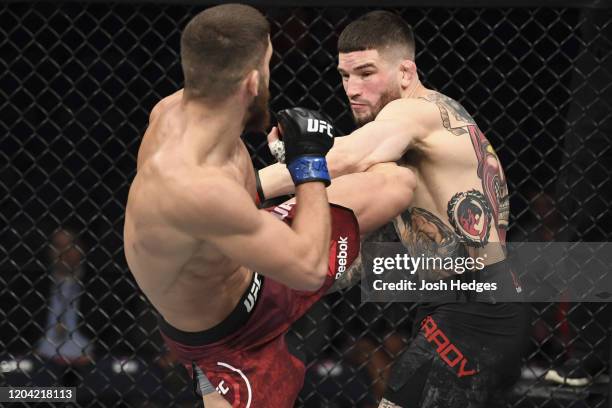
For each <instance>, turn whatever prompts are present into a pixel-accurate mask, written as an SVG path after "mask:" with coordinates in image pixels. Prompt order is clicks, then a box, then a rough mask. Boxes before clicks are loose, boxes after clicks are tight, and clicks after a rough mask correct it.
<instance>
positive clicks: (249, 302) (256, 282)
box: [244, 272, 261, 313]
mask: <svg viewBox="0 0 612 408" xmlns="http://www.w3.org/2000/svg"><path fill="white" fill-rule="evenodd" d="M259 288H261V280H260V279H259V274H258V273H257V272H255V277H254V278H253V285H252V286H251V289H250V290H249V294H248V296H247V298H246V299H244V307H246V310H247V313H251V310H253V306H255V302H256V301H257V295H258V294H259Z"/></svg>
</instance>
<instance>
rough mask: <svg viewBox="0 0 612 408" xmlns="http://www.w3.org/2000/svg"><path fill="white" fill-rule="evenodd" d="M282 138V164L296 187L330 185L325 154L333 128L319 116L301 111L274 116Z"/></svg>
mask: <svg viewBox="0 0 612 408" xmlns="http://www.w3.org/2000/svg"><path fill="white" fill-rule="evenodd" d="M276 118H277V120H278V124H279V126H280V130H281V133H282V137H283V143H284V145H285V146H284V148H285V149H284V150H285V152H284V153H285V163H287V168H288V169H289V173H291V178H292V179H293V183H294V184H295V185H296V186H297V185H299V184H302V183H307V182H310V181H322V182H324V183H325V185H326V186H328V185H329V184H330V177H329V172H328V171H327V162H326V161H325V155H326V154H327V152H328V151H329V150H330V149H331V148H332V146H333V145H334V128H333V126H332V125H331V121H330V120H329V119H328V118H327V117H326V116H324V115H323V114H321V113H319V112H316V111H313V110H310V109H305V108H291V109H285V110H282V111H280V112H278V113H277V114H276Z"/></svg>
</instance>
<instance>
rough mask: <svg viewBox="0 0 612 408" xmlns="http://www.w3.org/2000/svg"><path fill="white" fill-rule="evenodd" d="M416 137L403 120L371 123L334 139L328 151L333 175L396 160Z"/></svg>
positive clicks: (354, 171)
mask: <svg viewBox="0 0 612 408" xmlns="http://www.w3.org/2000/svg"><path fill="white" fill-rule="evenodd" d="M415 136H416V129H415V128H414V127H411V126H409V125H408V124H406V122H405V121H399V120H375V121H373V122H370V123H368V124H366V125H364V126H362V127H361V128H359V129H357V130H355V131H354V132H353V133H351V134H350V135H348V136H345V137H341V138H338V139H337V140H336V141H335V144H334V148H333V149H332V150H331V151H330V152H329V154H328V163H329V166H330V168H331V171H332V175H333V176H340V175H344V174H348V173H356V172H359V171H364V170H366V169H368V168H369V167H371V166H372V165H374V164H376V163H385V162H396V161H398V160H399V159H401V157H402V156H403V154H404V153H405V152H406V150H407V149H408V148H409V147H410V145H411V144H412V143H413V141H414V139H415ZM336 162H337V163H338V165H337V166H336V165H335V163H336Z"/></svg>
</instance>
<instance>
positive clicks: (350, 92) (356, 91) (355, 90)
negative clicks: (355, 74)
mask: <svg viewBox="0 0 612 408" xmlns="http://www.w3.org/2000/svg"><path fill="white" fill-rule="evenodd" d="M359 95H361V86H359V84H358V83H357V81H356V80H355V79H352V78H349V79H348V81H347V83H346V96H348V97H349V99H354V98H355V97H357V96H359Z"/></svg>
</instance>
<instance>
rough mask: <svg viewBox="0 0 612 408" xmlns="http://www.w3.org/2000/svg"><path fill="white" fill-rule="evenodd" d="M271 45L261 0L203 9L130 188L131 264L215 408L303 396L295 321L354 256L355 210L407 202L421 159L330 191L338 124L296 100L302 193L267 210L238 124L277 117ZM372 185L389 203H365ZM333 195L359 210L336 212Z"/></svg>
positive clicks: (292, 165)
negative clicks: (177, 83) (180, 78)
mask: <svg viewBox="0 0 612 408" xmlns="http://www.w3.org/2000/svg"><path fill="white" fill-rule="evenodd" d="M271 55H272V47H271V44H270V41H269V27H268V23H267V21H266V20H265V18H264V17H263V16H262V15H261V14H260V13H259V12H258V11H257V10H255V9H253V8H251V7H248V6H243V5H223V6H217V7H212V8H209V9H207V10H205V11H203V12H202V13H200V14H198V15H197V16H196V17H195V18H193V19H192V20H191V21H190V22H189V24H188V25H187V26H186V28H185V30H184V32H183V34H182V37H181V59H182V66H183V71H184V76H185V88H184V91H179V92H177V93H176V94H174V95H171V96H169V97H167V98H166V99H164V100H162V101H161V102H160V103H159V104H157V105H156V106H155V108H154V109H153V111H152V112H151V117H150V123H149V128H148V129H147V131H146V133H145V136H144V138H143V141H142V144H141V146H140V150H139V153H138V163H137V165H138V169H137V170H138V171H137V175H136V177H135V179H134V180H133V183H132V185H131V188H130V192H129V197H128V203H127V210H126V214H125V227H124V240H125V242H124V244H125V255H126V258H127V261H128V265H129V267H130V269H131V271H132V273H133V274H134V277H135V278H136V281H137V282H138V285H139V286H140V288H141V289H142V290H143V292H144V293H145V294H146V296H147V297H148V299H149V300H150V301H151V303H152V304H153V305H154V306H155V308H156V309H157V310H158V311H159V313H160V314H161V316H163V319H161V320H160V328H161V330H162V334H163V337H164V339H165V341H166V342H167V344H168V346H169V347H170V349H171V350H172V351H173V352H174V355H175V356H177V357H178V359H179V360H180V361H181V362H182V363H183V364H185V366H186V367H187V369H188V370H189V371H190V373H191V374H192V375H193V376H194V378H195V379H197V380H198V381H197V385H198V388H199V389H200V391H201V392H202V395H203V399H204V402H205V404H206V406H207V408H210V407H228V406H230V404H231V406H232V407H234V408H237V407H240V408H249V407H253V408H260V407H267V408H289V407H292V406H293V403H294V401H295V398H296V396H297V394H298V392H299V390H300V389H301V387H302V383H303V377H304V365H303V364H302V362H301V361H299V360H298V359H297V358H295V357H294V356H292V355H291V354H290V353H289V351H288V350H287V346H286V344H285V340H284V334H285V333H286V331H287V329H288V328H289V325H290V324H291V323H292V322H293V321H295V320H296V319H298V318H299V317H300V316H301V315H302V314H303V313H304V312H305V311H306V310H307V309H308V308H309V307H310V305H312V304H313V303H314V302H315V301H316V300H318V299H319V298H320V297H321V296H322V295H323V294H324V293H325V291H327V290H328V289H329V288H330V287H331V286H332V284H333V283H334V281H335V280H336V278H339V277H340V276H342V275H343V272H345V270H346V269H347V268H348V267H349V266H350V264H351V263H352V261H353V259H354V258H355V257H356V256H357V254H358V252H359V228H358V225H357V223H356V219H355V216H356V217H357V219H358V220H359V223H360V226H361V229H362V232H367V231H369V230H372V229H374V228H376V227H378V226H380V225H382V224H383V223H384V222H388V220H390V219H391V218H392V217H394V216H395V215H397V214H399V212H400V211H401V210H402V209H403V208H405V207H406V206H407V204H408V203H409V201H410V196H411V191H412V189H413V187H414V177H413V174H412V172H411V171H409V170H406V169H402V168H401V167H398V166H396V165H394V164H390V165H387V166H383V167H379V168H378V169H376V170H375V171H372V172H369V173H362V174H356V175H351V176H347V177H345V178H340V179H338V180H336V181H334V185H333V186H332V187H330V189H329V191H328V192H327V193H326V189H325V185H326V184H329V176H328V174H327V168H326V165H325V158H324V156H325V154H326V153H327V151H328V150H329V148H330V147H331V145H332V144H333V138H331V135H332V134H331V132H330V131H329V130H330V126H327V125H329V124H328V123H325V124H326V126H319V127H318V128H317V129H316V130H314V131H312V130H311V131H308V126H307V122H308V121H313V122H312V123H315V122H314V121H316V123H318V124H322V123H323V122H324V120H323V119H322V118H320V117H318V115H317V113H316V112H309V111H300V112H299V114H298V113H296V112H293V113H292V114H291V115H287V116H285V117H284V121H285V124H287V127H286V131H285V134H284V136H285V141H286V144H287V163H288V168H289V169H290V171H291V177H292V179H293V181H294V182H295V184H296V201H297V205H293V204H283V205H280V206H278V207H275V208H273V209H270V210H269V211H265V210H258V209H257V206H256V202H255V201H256V200H255V197H256V183H255V173H254V171H253V166H252V163H251V159H250V157H249V154H248V153H247V149H246V147H245V145H244V143H243V142H242V140H241V139H240V135H241V134H242V133H243V131H244V130H245V129H257V130H263V129H264V128H265V126H266V122H267V103H268V89H267V88H268V81H269V67H268V65H269V61H270V57H271ZM348 186H360V188H359V189H357V190H350V189H347V187H348ZM371 194H377V195H379V196H380V197H381V199H383V200H384V205H380V206H377V207H376V208H372V207H371V206H368V205H367V204H368V203H369V197H370V195H371ZM328 197H329V199H330V200H331V201H332V202H333V201H335V202H336V203H337V204H341V205H343V206H345V207H350V208H351V209H353V210H354V211H355V214H353V212H352V211H351V210H349V209H347V208H342V207H339V206H332V208H331V211H330V205H329V203H328ZM330 213H331V215H330ZM215 389H216V390H217V391H218V393H217V392H215Z"/></svg>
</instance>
